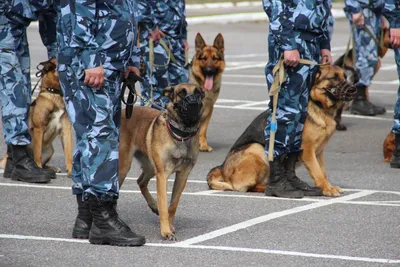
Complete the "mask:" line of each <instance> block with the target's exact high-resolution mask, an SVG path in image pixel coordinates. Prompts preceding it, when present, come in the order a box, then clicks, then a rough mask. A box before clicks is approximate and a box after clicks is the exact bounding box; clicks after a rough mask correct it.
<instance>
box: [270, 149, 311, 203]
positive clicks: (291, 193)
mask: <svg viewBox="0 0 400 267" xmlns="http://www.w3.org/2000/svg"><path fill="white" fill-rule="evenodd" d="M285 159H286V156H285V155H284V156H280V157H277V158H275V159H274V161H272V162H269V171H270V173H269V180H268V184H267V188H265V192H264V193H265V195H266V196H276V197H285V198H302V197H303V196H304V194H303V192H302V191H301V190H299V189H296V188H294V187H293V186H292V185H291V184H290V183H289V181H288V180H287V174H286V170H285V166H284V161H285Z"/></svg>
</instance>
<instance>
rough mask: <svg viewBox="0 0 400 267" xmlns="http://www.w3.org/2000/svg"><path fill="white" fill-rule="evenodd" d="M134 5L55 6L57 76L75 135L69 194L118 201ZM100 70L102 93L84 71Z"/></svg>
mask: <svg viewBox="0 0 400 267" xmlns="http://www.w3.org/2000/svg"><path fill="white" fill-rule="evenodd" d="M137 16H138V13H137V5H136V2H134V1H129V0H121V1H115V0H109V1H101V2H100V1H94V0H92V1H72V0H71V1H69V0H61V1H60V15H59V23H58V31H57V39H58V42H59V44H60V50H59V54H58V73H59V79H60V82H61V87H62V89H63V92H64V100H65V103H66V107H67V111H68V115H69V117H70V119H71V122H72V125H73V127H74V129H75V133H76V149H75V152H74V156H73V169H72V179H73V181H74V185H73V186H72V192H73V194H83V195H85V196H88V195H89V194H93V195H96V196H97V197H99V198H101V199H111V198H117V197H118V193H119V185H118V149H119V129H120V123H121V99H120V94H121V91H120V90H121V84H122V81H123V72H124V71H125V70H126V69H127V67H128V66H135V67H139V53H140V52H139V49H138V47H137V46H136V42H137ZM98 66H103V67H104V72H105V73H104V77H105V82H104V85H103V87H102V88H97V89H96V88H90V87H88V86H86V85H85V84H84V83H83V81H84V70H85V69H88V68H93V67H98Z"/></svg>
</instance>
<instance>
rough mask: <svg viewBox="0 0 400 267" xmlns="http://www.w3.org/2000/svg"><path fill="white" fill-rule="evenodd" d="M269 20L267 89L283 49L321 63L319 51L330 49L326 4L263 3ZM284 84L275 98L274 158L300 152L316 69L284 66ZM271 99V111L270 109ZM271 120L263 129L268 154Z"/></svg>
mask: <svg viewBox="0 0 400 267" xmlns="http://www.w3.org/2000/svg"><path fill="white" fill-rule="evenodd" d="M263 6H264V10H265V12H266V13H267V15H268V17H269V20H270V26H269V28H270V31H269V36H268V54H269V61H268V63H267V65H266V67H265V74H266V80H267V85H268V88H270V87H271V85H272V83H273V79H274V77H273V74H272V70H273V68H274V66H275V65H276V64H277V63H278V61H279V60H280V58H281V56H282V55H283V52H284V51H285V50H293V49H297V50H298V51H299V53H300V58H303V59H309V60H313V61H315V62H319V61H320V51H321V49H330V39H329V38H330V37H329V32H330V26H329V16H330V13H331V12H330V8H329V3H328V2H327V1H312V0H305V1H299V2H297V1H276V0H273V1H268V0H264V1H263ZM286 71H287V77H286V81H285V82H284V83H283V84H282V87H281V90H280V92H279V96H278V107H277V113H276V119H277V131H276V134H275V146H274V157H279V156H282V155H285V154H287V153H294V152H298V151H301V135H302V132H303V128H304V123H305V120H306V116H307V105H308V97H309V89H310V88H311V86H312V77H313V74H314V72H315V66H309V65H302V64H299V65H297V66H296V67H287V68H286ZM271 105H272V100H271V101H270V108H271V109H272V106H271ZM271 119H272V116H269V117H268V119H267V126H266V128H265V130H264V134H265V138H266V144H267V145H266V147H265V152H266V153H267V154H268V149H269V146H268V144H269V139H270V131H271Z"/></svg>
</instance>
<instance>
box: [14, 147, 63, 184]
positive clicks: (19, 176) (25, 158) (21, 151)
mask: <svg viewBox="0 0 400 267" xmlns="http://www.w3.org/2000/svg"><path fill="white" fill-rule="evenodd" d="M11 155H12V156H11V157H12V162H13V164H14V169H13V171H12V173H11V178H12V179H13V180H18V181H23V182H28V183H48V182H49V181H50V179H52V178H55V176H56V173H55V172H54V171H50V170H44V169H42V168H40V167H39V166H37V165H36V163H35V161H34V160H33V158H32V156H31V155H30V154H29V153H28V152H27V146H26V145H23V146H18V145H11Z"/></svg>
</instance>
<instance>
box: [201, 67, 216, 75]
mask: <svg viewBox="0 0 400 267" xmlns="http://www.w3.org/2000/svg"><path fill="white" fill-rule="evenodd" d="M216 72H217V68H215V67H210V66H207V67H205V68H204V69H203V73H204V74H205V75H206V76H209V75H212V76H214V75H215V73H216Z"/></svg>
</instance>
